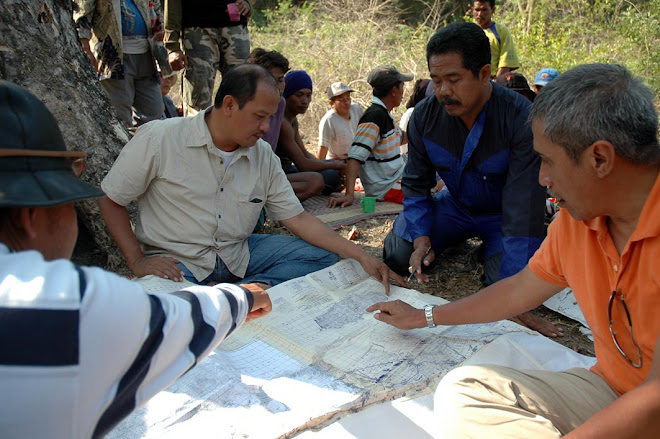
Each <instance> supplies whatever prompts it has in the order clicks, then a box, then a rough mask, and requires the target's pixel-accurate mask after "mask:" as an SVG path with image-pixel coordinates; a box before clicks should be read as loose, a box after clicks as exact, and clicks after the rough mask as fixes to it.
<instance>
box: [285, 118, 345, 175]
mask: <svg viewBox="0 0 660 439" xmlns="http://www.w3.org/2000/svg"><path fill="white" fill-rule="evenodd" d="M300 143H301V145H299V144H298V142H297V141H296V132H295V130H294V128H293V126H292V125H291V122H289V121H288V120H283V121H282V126H281V127H280V138H279V140H278V142H277V147H278V148H282V149H283V150H284V152H285V153H286V155H288V156H289V158H290V159H291V161H292V162H293V164H294V165H296V168H298V170H299V171H303V172H310V171H322V170H324V169H336V170H338V171H343V170H344V167H345V165H344V163H343V162H338V161H331V162H325V161H321V160H318V159H317V158H315V157H314V156H313V155H311V154H309V152H307V150H305V146H304V145H302V140H300ZM305 152H307V154H309V157H308V156H307V155H306V154H305Z"/></svg>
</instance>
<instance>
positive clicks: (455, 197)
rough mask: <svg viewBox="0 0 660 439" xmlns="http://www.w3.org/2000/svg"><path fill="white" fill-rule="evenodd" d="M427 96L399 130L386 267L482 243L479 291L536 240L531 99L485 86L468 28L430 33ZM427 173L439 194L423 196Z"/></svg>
mask: <svg viewBox="0 0 660 439" xmlns="http://www.w3.org/2000/svg"><path fill="white" fill-rule="evenodd" d="M426 56H427V61H428V65H429V72H430V73H431V80H432V82H433V87H434V91H435V97H429V98H427V99H425V100H424V101H422V102H421V103H420V104H419V105H418V106H417V107H416V108H415V112H414V113H413V116H412V118H411V120H410V123H409V125H408V154H409V158H408V164H407V165H406V168H405V172H404V175H403V180H402V188H403V193H404V197H405V198H404V201H403V206H404V208H403V213H402V214H401V215H399V217H398V218H397V219H396V221H395V223H394V226H393V229H392V232H390V234H389V235H388V236H387V237H386V238H385V243H384V248H383V256H384V259H385V263H386V264H387V265H389V266H390V268H392V269H393V270H394V271H396V272H398V273H406V272H407V271H408V269H409V267H410V268H411V269H412V270H414V272H415V276H416V277H417V280H418V281H420V282H427V281H428V276H427V275H426V274H424V273H422V265H424V266H429V265H430V264H431V262H432V261H433V260H434V259H435V255H436V253H438V252H441V251H443V250H444V249H445V248H447V247H449V246H451V245H454V244H456V243H458V242H460V241H462V240H464V239H466V238H470V237H473V236H478V237H479V238H481V239H482V240H483V242H484V250H485V262H484V278H483V280H484V284H485V285H490V284H492V283H494V282H496V281H497V280H499V279H503V278H506V277H509V276H512V275H514V274H516V273H517V272H518V271H520V270H521V269H522V268H523V267H525V265H526V264H527V261H528V259H529V258H530V257H531V256H532V255H533V254H534V252H535V251H536V250H537V249H538V247H539V245H540V244H541V241H542V240H543V237H544V233H545V231H544V227H543V215H544V206H545V188H543V187H541V186H539V184H538V171H539V165H540V161H539V159H538V158H537V157H536V156H535V154H534V150H533V149H532V131H531V128H530V127H529V125H528V123H527V117H528V115H529V111H530V108H531V104H530V102H529V101H528V100H527V99H525V98H524V97H522V96H520V95H518V94H517V93H515V92H512V91H510V90H507V89H505V88H504V87H500V86H498V85H496V84H493V83H492V82H491V80H490V78H491V66H490V46H489V43H488V38H487V37H486V36H485V35H484V33H483V31H482V30H481V29H480V28H479V26H477V25H476V24H474V23H454V24H452V25H449V26H447V27H445V28H443V29H441V30H439V31H438V32H437V33H436V34H435V35H434V36H433V37H432V38H431V40H430V41H429V43H428V45H427V47H426ZM436 173H437V174H438V175H439V176H440V177H441V178H442V180H443V181H444V183H445V185H446V186H445V188H444V189H443V190H442V191H440V192H438V193H436V194H435V195H432V194H431V189H432V188H434V187H435V185H436ZM519 318H520V320H521V321H522V322H523V323H524V324H526V325H527V326H529V327H530V328H532V329H535V330H538V331H539V332H541V333H543V334H544V335H547V336H551V337H556V336H561V335H563V334H562V332H561V330H560V329H558V328H556V327H555V326H554V325H552V324H551V323H550V322H547V321H545V320H544V319H541V318H539V317H536V316H534V315H533V314H531V313H525V314H523V315H520V316H519Z"/></svg>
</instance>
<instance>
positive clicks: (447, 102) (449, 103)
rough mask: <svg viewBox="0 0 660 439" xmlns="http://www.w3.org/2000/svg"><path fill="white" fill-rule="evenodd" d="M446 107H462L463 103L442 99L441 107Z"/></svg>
mask: <svg viewBox="0 0 660 439" xmlns="http://www.w3.org/2000/svg"><path fill="white" fill-rule="evenodd" d="M445 105H461V101H459V100H456V99H452V98H442V99H440V106H441V107H444V106H445Z"/></svg>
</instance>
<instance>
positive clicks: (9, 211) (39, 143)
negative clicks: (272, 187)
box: [0, 81, 271, 439]
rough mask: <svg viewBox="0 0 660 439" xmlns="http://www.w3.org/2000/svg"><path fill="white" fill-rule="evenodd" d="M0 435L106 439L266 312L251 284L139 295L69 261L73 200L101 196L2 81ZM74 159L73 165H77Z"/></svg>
mask: <svg viewBox="0 0 660 439" xmlns="http://www.w3.org/2000/svg"><path fill="white" fill-rule="evenodd" d="M0 132H2V133H3V142H2V144H1V146H0V188H2V190H1V191H0V371H1V372H2V373H0V432H2V433H0V435H1V436H2V437H8V438H73V439H78V438H90V437H103V436H105V434H106V433H108V432H109V431H110V430H111V429H112V428H113V427H114V426H115V425H116V424H118V423H119V421H121V420H122V419H123V418H124V417H126V416H127V415H128V414H130V413H131V411H133V410H134V409H136V408H138V407H140V406H141V405H142V404H144V403H145V402H146V401H147V400H148V399H149V398H151V397H152V396H154V395H155V394H156V393H158V392H160V391H161V390H163V389H165V388H166V387H169V386H170V384H172V383H173V382H174V381H175V380H176V379H177V378H178V377H179V376H181V375H183V374H184V373H185V372H187V371H188V370H189V369H190V368H191V367H193V366H194V365H195V364H197V363H198V362H199V361H201V360H202V359H203V358H205V357H206V356H207V355H208V354H209V353H210V352H212V351H213V349H215V348H216V347H217V345H218V344H220V342H221V341H222V340H223V339H224V338H225V337H227V336H228V335H229V334H231V333H232V332H233V331H234V330H236V329H237V328H239V327H240V326H241V325H242V324H243V322H244V321H245V320H246V318H248V319H249V318H257V317H259V316H261V315H265V314H267V313H268V312H269V311H270V309H271V303H270V299H269V298H268V294H267V293H266V292H265V291H264V290H263V289H262V288H260V287H259V286H258V285H255V284H251V285H241V286H236V285H231V284H220V285H216V286H215V287H207V286H195V287H191V288H186V289H185V290H182V291H178V292H176V293H171V294H147V293H146V292H145V291H144V290H143V289H142V287H141V286H140V285H139V284H138V283H136V282H130V281H128V280H127V279H125V278H123V277H120V276H118V275H116V274H114V273H110V272H107V271H104V270H102V269H100V268H98V267H77V266H75V265H73V264H72V263H71V262H70V261H68V259H69V258H70V257H71V254H72V253H73V248H74V246H75V244H76V238H77V236H78V222H77V219H76V210H75V208H74V202H75V201H77V200H84V199H89V198H96V197H100V196H102V195H103V193H102V192H101V191H99V190H98V189H96V188H94V187H92V186H90V185H88V184H87V183H84V182H82V181H80V180H79V179H78V178H77V176H76V174H74V170H73V169H72V163H73V164H74V165H76V166H75V168H76V170H77V171H82V168H81V167H79V166H77V165H78V164H79V161H80V160H82V158H83V157H84V156H85V153H84V152H73V151H67V150H66V147H65V145H64V139H63V138H62V134H61V133H60V130H59V128H58V126H57V122H56V121H55V118H54V117H53V116H52V114H51V113H50V112H49V111H48V109H47V108H46V107H45V106H44V104H42V103H41V102H40V101H39V100H38V99H37V98H36V97H34V96H33V95H31V94H30V93H28V92H27V91H26V90H25V89H23V88H20V87H18V86H16V85H14V84H11V83H8V82H4V81H0ZM74 160H75V161H74Z"/></svg>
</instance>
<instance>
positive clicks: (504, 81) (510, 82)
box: [495, 72, 536, 102]
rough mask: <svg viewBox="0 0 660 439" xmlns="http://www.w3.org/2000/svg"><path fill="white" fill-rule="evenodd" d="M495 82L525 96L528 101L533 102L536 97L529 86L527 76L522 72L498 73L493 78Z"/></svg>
mask: <svg viewBox="0 0 660 439" xmlns="http://www.w3.org/2000/svg"><path fill="white" fill-rule="evenodd" d="M495 84H497V85H501V86H502V87H506V88H508V89H510V90H513V91H515V92H516V93H519V94H521V95H523V96H525V97H526V98H527V99H529V101H530V102H534V98H535V97H536V93H534V91H532V89H531V88H529V83H528V82H527V78H525V75H523V74H522V73H518V72H513V73H505V74H503V75H500V76H498V77H497V78H495Z"/></svg>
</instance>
